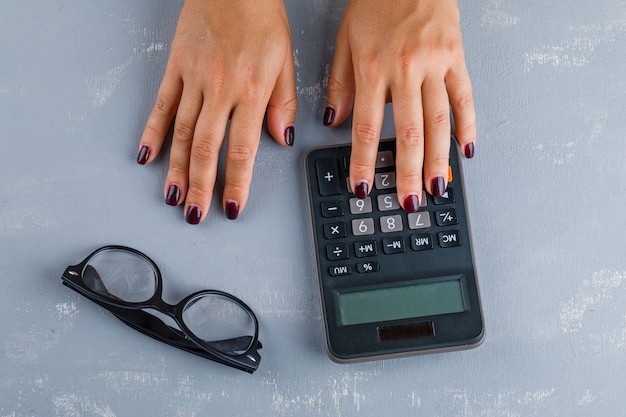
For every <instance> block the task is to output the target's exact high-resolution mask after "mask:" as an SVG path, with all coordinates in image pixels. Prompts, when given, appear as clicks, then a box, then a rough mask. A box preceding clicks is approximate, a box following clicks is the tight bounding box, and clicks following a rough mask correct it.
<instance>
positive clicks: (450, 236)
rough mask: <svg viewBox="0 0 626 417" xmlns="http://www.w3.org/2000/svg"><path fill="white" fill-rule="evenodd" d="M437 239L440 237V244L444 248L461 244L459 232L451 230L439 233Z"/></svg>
mask: <svg viewBox="0 0 626 417" xmlns="http://www.w3.org/2000/svg"><path fill="white" fill-rule="evenodd" d="M437 239H439V246H441V247H442V248H451V247H453V246H461V239H460V237H459V232H458V231H456V230H451V231H448V232H439V233H437Z"/></svg>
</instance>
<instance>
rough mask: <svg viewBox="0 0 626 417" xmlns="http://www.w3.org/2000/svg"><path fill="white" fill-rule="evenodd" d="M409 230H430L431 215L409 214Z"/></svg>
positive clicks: (423, 213) (422, 213)
mask: <svg viewBox="0 0 626 417" xmlns="http://www.w3.org/2000/svg"><path fill="white" fill-rule="evenodd" d="M408 219H409V229H428V228H429V227H430V215H429V214H428V212H427V211H418V212H417V213H409V215H408Z"/></svg>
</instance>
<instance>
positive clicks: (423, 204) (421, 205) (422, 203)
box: [420, 190, 428, 207]
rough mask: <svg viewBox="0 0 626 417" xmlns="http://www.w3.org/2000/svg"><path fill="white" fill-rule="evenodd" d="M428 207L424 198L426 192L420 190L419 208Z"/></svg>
mask: <svg viewBox="0 0 626 417" xmlns="http://www.w3.org/2000/svg"><path fill="white" fill-rule="evenodd" d="M427 205H428V198H426V190H422V198H420V207H426V206H427Z"/></svg>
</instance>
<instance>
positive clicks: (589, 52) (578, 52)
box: [524, 13, 626, 72]
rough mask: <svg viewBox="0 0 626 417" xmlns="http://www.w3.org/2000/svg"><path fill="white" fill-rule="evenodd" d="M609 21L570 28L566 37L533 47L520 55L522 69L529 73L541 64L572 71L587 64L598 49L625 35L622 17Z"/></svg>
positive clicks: (625, 23) (625, 27)
mask: <svg viewBox="0 0 626 417" xmlns="http://www.w3.org/2000/svg"><path fill="white" fill-rule="evenodd" d="M622 14H623V13H622ZM609 19H610V20H606V21H605V22H602V23H597V24H593V25H581V26H570V27H569V31H570V33H571V35H570V37H569V38H567V39H565V40H562V41H560V42H556V43H546V44H541V45H537V46H536V47H535V48H534V49H533V50H532V51H530V52H526V53H525V54H524V70H525V71H526V72H529V71H531V70H532V69H533V68H534V67H537V66H544V65H550V66H552V67H554V68H576V67H582V66H585V65H587V64H589V63H590V62H591V60H592V58H593V54H594V53H595V51H596V49H597V48H598V47H599V46H601V45H605V44H608V43H613V42H615V41H616V40H617V39H618V38H621V37H623V36H624V34H625V33H626V17H620V16H617V17H611V18H609Z"/></svg>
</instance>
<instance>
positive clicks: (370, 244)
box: [354, 240, 377, 258]
mask: <svg viewBox="0 0 626 417" xmlns="http://www.w3.org/2000/svg"><path fill="white" fill-rule="evenodd" d="M354 253H355V254H356V257H357V258H365V257H368V256H375V255H376V253H377V252H376V241H375V240H363V241H360V242H354Z"/></svg>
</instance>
